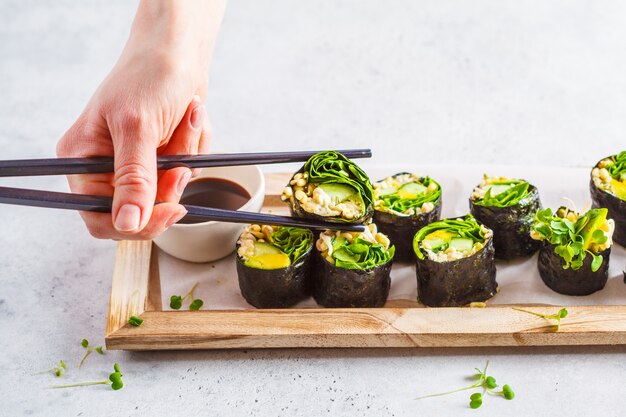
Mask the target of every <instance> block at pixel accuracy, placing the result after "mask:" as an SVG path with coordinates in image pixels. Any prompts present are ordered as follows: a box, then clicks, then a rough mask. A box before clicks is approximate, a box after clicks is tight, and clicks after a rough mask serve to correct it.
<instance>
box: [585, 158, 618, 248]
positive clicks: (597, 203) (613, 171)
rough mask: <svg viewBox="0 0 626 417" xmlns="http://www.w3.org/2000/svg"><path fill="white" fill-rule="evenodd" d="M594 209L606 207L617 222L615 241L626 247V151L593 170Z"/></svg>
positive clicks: (592, 194) (597, 165)
mask: <svg viewBox="0 0 626 417" xmlns="http://www.w3.org/2000/svg"><path fill="white" fill-rule="evenodd" d="M589 188H590V189H591V199H592V200H593V207H594V208H600V207H606V208H607V209H608V210H609V214H608V217H609V218H611V219H613V220H614V221H615V233H614V234H613V240H614V241H615V242H617V243H619V244H620V245H622V246H624V247H626V151H623V152H620V153H619V154H617V155H613V156H610V157H608V158H604V159H603V160H601V161H600V162H598V163H597V164H596V166H595V167H594V168H593V169H592V170H591V181H590V182H589Z"/></svg>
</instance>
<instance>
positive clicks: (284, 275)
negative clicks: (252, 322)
mask: <svg viewBox="0 0 626 417" xmlns="http://www.w3.org/2000/svg"><path fill="white" fill-rule="evenodd" d="M313 240H314V238H313V233H312V232H311V231H310V230H308V229H300V228H296V227H287V226H283V227H278V226H268V225H258V224H253V225H250V226H248V227H246V228H245V229H244V231H243V233H242V234H241V236H240V237H239V240H238V241H237V261H236V262H237V276H238V277H239V288H240V289H241V295H243V297H244V298H245V299H246V301H247V302H248V303H250V304H252V305H253V306H255V307H257V308H284V307H290V306H292V305H294V304H296V303H297V302H298V301H301V300H303V299H305V298H307V297H309V296H310V295H311V280H310V279H311V251H312V250H313Z"/></svg>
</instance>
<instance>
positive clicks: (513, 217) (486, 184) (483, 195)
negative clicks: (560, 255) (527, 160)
mask: <svg viewBox="0 0 626 417" xmlns="http://www.w3.org/2000/svg"><path fill="white" fill-rule="evenodd" d="M540 208H541V201H540V200H539V192H538V191H537V188H536V187H535V186H534V185H532V184H530V183H529V182H528V181H524V180H519V179H514V178H507V177H489V176H487V175H485V176H484V178H483V181H482V182H481V183H480V184H479V185H478V186H477V187H476V188H474V191H473V192H472V196H471V198H470V213H472V215H473V216H474V217H475V218H476V220H478V221H479V222H480V223H482V224H484V225H485V226H487V227H488V228H490V229H491V230H493V246H494V248H495V250H496V258H498V259H514V258H519V257H523V256H529V255H532V254H533V253H535V252H536V251H537V250H539V242H537V241H535V240H533V239H531V238H530V228H531V226H532V224H533V221H534V218H535V213H537V210H539V209H540Z"/></svg>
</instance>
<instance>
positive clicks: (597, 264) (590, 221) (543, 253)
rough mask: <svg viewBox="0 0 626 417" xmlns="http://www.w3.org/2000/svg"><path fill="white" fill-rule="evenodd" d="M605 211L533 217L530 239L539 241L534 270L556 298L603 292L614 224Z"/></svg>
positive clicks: (543, 212)
mask: <svg viewBox="0 0 626 417" xmlns="http://www.w3.org/2000/svg"><path fill="white" fill-rule="evenodd" d="M607 214H608V210H607V209H605V208H599V209H591V210H589V211H588V212H586V213H585V214H583V215H580V214H578V213H576V212H575V211H573V210H569V209H568V208H566V207H559V209H558V210H557V211H556V213H554V214H553V213H552V210H551V209H549V208H547V209H545V210H540V211H538V212H537V214H536V216H535V221H534V224H533V227H532V229H531V236H532V238H533V239H536V240H539V241H542V245H541V249H540V250H539V258H538V261H537V266H538V268H539V275H541V279H542V280H543V282H544V283H545V284H546V285H547V286H548V287H549V288H551V289H552V290H553V291H556V292H558V293H560V294H565V295H588V294H592V293H594V292H596V291H598V290H601V289H602V288H604V285H605V284H606V281H607V279H608V277H609V254H610V253H611V245H612V235H613V230H614V227H615V224H614V222H613V220H611V219H607Z"/></svg>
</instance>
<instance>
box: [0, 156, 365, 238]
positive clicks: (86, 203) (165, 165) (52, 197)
mask: <svg viewBox="0 0 626 417" xmlns="http://www.w3.org/2000/svg"><path fill="white" fill-rule="evenodd" d="M337 152H340V153H342V154H343V155H345V156H346V157H347V158H350V159H355V158H369V157H371V156H372V151H371V150H370V149H350V150H342V151H337ZM316 153H317V151H308V152H267V153H235V154H213V155H164V156H159V157H158V158H157V169H159V170H165V169H172V168H177V167H187V168H207V167H222V166H238V165H261V164H276V163H288V162H303V161H306V160H308V159H309V158H310V157H311V156H313V155H315V154H316ZM106 172H113V158H100V157H98V158H56V159H21V160H10V161H0V177H18V176H19V177H22V176H38V175H72V174H96V173H106ZM0 203H2V204H14V205H20V206H33V207H47V208H57V209H67V210H81V211H93V212H100V213H107V212H108V213H110V212H111V208H112V204H113V200H112V198H111V197H103V196H95V195H82V194H71V193H60V192H54V191H41V190H27V189H23V188H11V187H0ZM157 204H158V203H157ZM184 207H185V208H186V209H187V216H193V217H196V218H197V217H202V218H204V219H206V221H221V222H228V223H258V224H270V225H277V226H296V227H304V228H309V229H317V230H319V229H333V230H345V231H364V230H365V226H363V225H354V224H336V223H325V222H315V221H312V220H305V219H297V218H293V217H288V216H276V215H271V214H263V213H251V212H244V211H235V210H222V209H215V208H210V207H201V206H192V205H184Z"/></svg>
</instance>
